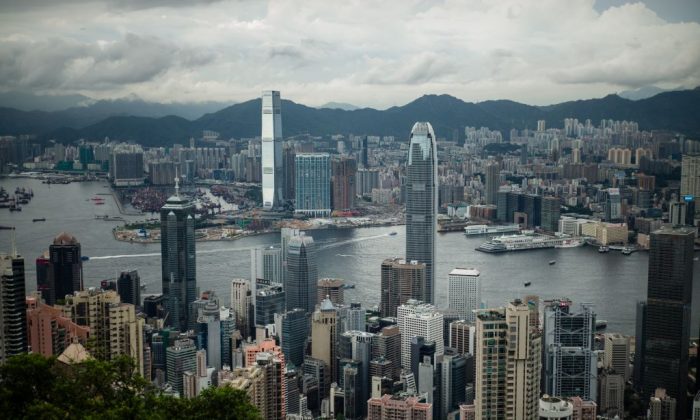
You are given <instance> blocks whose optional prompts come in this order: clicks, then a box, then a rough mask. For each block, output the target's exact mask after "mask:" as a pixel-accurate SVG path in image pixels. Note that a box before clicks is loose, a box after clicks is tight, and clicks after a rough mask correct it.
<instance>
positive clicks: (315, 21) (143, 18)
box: [0, 0, 700, 108]
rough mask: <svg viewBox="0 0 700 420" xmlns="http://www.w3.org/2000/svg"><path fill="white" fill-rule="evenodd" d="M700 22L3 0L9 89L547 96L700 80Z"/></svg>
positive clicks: (395, 7) (390, 6) (658, 9)
mask: <svg viewBox="0 0 700 420" xmlns="http://www.w3.org/2000/svg"><path fill="white" fill-rule="evenodd" d="M46 4H48V5H46ZM144 4H148V5H149V6H144ZM699 22H700V1H698V0H647V1H645V2H636V3H631V2H626V1H624V0H598V1H595V0H512V1H508V0H498V1H495V0H468V1H467V0H463V1H456V0H455V1H452V0H444V1H430V0H424V1H419V0H381V1H356V0H342V1H331V0H319V1H315V0H303V1H302V0H289V1H286V0H280V1H276V0H275V1H270V2H262V1H245V0H237V1H225V0H222V1H216V0H209V1H185V0H179V1H166V0H115V1H97V0H96V1H85V0H51V1H42V0H2V1H1V2H0V90H3V91H7V90H19V91H27V92H33V93H37V94H67V93H81V94H84V95H87V96H91V97H95V98H117V97H123V96H126V95H130V94H135V95H138V96H139V97H142V98H144V99H147V100H152V101H160V102H173V101H176V102H185V101H186V102H190V101H205V100H216V101H243V100H247V99H251V98H253V97H256V96H259V94H260V91H262V90H264V89H277V90H281V91H282V96H283V97H284V98H287V99H291V100H294V101H296V102H300V103H303V104H307V105H312V106H314V105H321V104H323V103H326V102H329V101H336V102H348V103H352V104H355V105H359V106H371V107H377V108H385V107H388V106H392V105H401V104H404V103H406V102H409V101H411V100H413V99H415V98H416V97H419V96H421V95H423V94H426V93H437V94H440V93H448V94H451V95H454V96H457V97H459V98H462V99H464V100H466V101H482V100H486V99H512V100H517V101H520V102H525V103H530V104H550V103H556V102H561V101H565V100H571V99H583V98H591V97H599V96H603V95H605V94H607V93H611V92H617V91H620V90H627V89H634V88H638V87H642V86H649V85H656V86H659V87H662V88H676V87H685V88H690V87H695V86H698V85H700V23H699Z"/></svg>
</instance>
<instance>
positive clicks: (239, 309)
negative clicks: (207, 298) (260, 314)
mask: <svg viewBox="0 0 700 420" xmlns="http://www.w3.org/2000/svg"><path fill="white" fill-rule="evenodd" d="M252 293H253V292H252V290H251V287H250V282H249V281H248V280H246V279H233V280H231V311H233V316H234V317H235V318H236V327H237V328H238V331H240V333H241V336H242V337H243V338H244V339H245V338H247V337H250V336H251V335H252V334H253V324H254V320H253V319H252V318H251V314H252V308H253V307H252V305H253V302H252V298H253V296H252Z"/></svg>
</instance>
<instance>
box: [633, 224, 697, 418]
mask: <svg viewBox="0 0 700 420" xmlns="http://www.w3.org/2000/svg"><path fill="white" fill-rule="evenodd" d="M694 238H695V230H694V229H691V228H685V227H678V228H665V229H664V228H662V229H660V230H657V231H655V232H652V234H651V240H650V248H649V277H648V283H647V303H646V314H645V318H646V319H645V322H644V325H643V332H642V336H643V341H642V342H641V343H638V344H637V346H639V345H641V346H643V349H644V351H643V354H642V358H643V360H642V366H641V369H642V382H643V388H642V390H643V394H642V395H644V396H645V397H646V396H651V395H652V393H653V392H654V390H655V389H656V388H664V389H665V390H666V393H667V394H668V395H669V396H670V397H672V398H675V399H676V401H677V402H678V410H677V418H678V419H685V414H686V413H685V411H686V408H685V407H686V392H687V389H688V375H687V372H688V342H689V339H690V304H691V298H692V287H693V243H694Z"/></svg>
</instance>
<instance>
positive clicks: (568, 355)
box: [543, 299, 598, 401]
mask: <svg viewBox="0 0 700 420" xmlns="http://www.w3.org/2000/svg"><path fill="white" fill-rule="evenodd" d="M571 306H572V305H571V301H570V300H568V299H556V300H552V301H547V302H545V306H544V325H543V334H544V338H543V347H544V350H543V354H544V355H543V357H544V372H543V374H544V378H543V379H544V387H543V390H544V392H545V393H547V394H549V395H556V396H559V397H567V398H568V397H581V398H583V399H584V400H590V401H596V399H597V386H598V382H597V376H598V366H597V361H598V354H597V352H596V350H595V348H594V338H595V313H594V312H593V309H592V308H591V306H590V305H586V304H582V305H581V310H580V311H579V312H574V311H573V310H572V309H571Z"/></svg>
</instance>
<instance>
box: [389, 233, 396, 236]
mask: <svg viewBox="0 0 700 420" xmlns="http://www.w3.org/2000/svg"><path fill="white" fill-rule="evenodd" d="M396 235H397V232H391V233H389V236H396Z"/></svg>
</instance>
